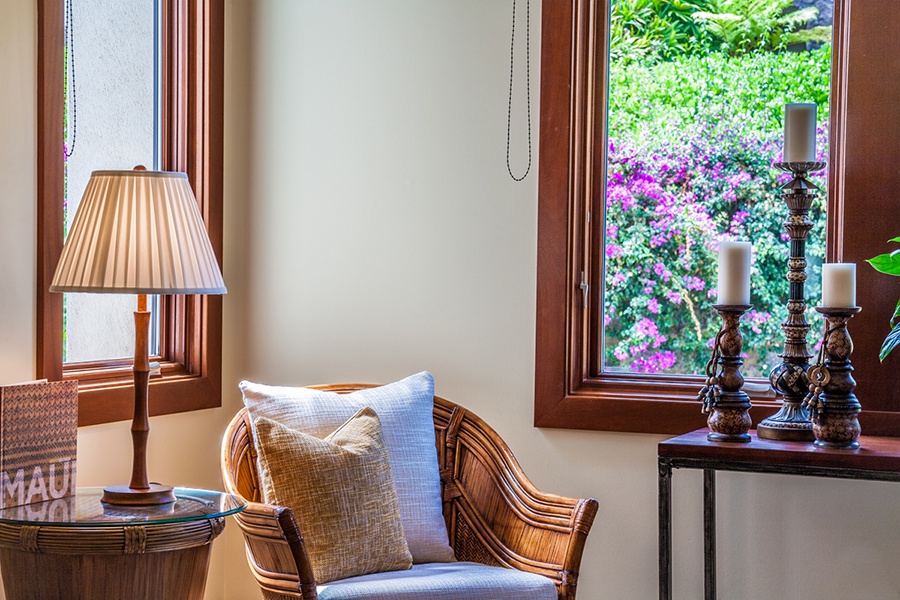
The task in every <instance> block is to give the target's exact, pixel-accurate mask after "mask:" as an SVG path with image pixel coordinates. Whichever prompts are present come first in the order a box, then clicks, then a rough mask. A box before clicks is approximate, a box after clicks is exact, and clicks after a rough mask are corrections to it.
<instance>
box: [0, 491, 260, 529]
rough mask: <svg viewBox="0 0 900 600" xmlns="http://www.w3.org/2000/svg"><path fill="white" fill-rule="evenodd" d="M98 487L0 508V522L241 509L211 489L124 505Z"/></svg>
mask: <svg viewBox="0 0 900 600" xmlns="http://www.w3.org/2000/svg"><path fill="white" fill-rule="evenodd" d="M102 495H103V488H101V487H85V488H78V489H77V490H76V492H75V495H74V496H66V497H65V498H58V499H54V500H46V501H43V502H35V503H33V504H23V505H19V506H7V507H4V508H0V523H8V524H15V525H54V526H59V527H102V526H104V525H108V526H118V527H121V526H122V525H128V524H140V523H143V524H149V523H177V522H181V521H199V520H201V519H215V518H219V517H225V516H228V515H232V514H234V513H236V512H240V511H242V510H243V509H244V508H245V507H246V506H247V503H246V502H245V501H244V500H243V499H242V498H240V497H239V496H233V495H231V494H226V493H224V492H216V491H212V490H197V489H192V488H175V498H176V500H175V502H169V503H168V504H159V505H155V506H124V505H113V504H104V503H102V502H100V497H101V496H102Z"/></svg>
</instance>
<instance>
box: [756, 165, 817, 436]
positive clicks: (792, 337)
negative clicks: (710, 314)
mask: <svg viewBox="0 0 900 600" xmlns="http://www.w3.org/2000/svg"><path fill="white" fill-rule="evenodd" d="M775 167H777V168H778V169H781V170H782V171H787V172H789V173H791V175H792V176H793V179H791V181H790V182H789V183H788V184H787V185H785V186H784V187H783V188H782V189H783V190H785V191H784V193H783V194H782V195H781V198H782V200H784V202H785V204H787V206H788V210H789V211H790V212H789V214H788V217H787V219H785V221H784V229H785V231H787V233H788V235H789V236H790V237H791V255H790V258H789V259H788V273H787V280H788V282H789V284H790V295H789V297H788V302H787V309H788V316H787V319H786V320H785V321H784V323H782V324H781V329H782V330H783V331H784V337H785V340H784V352H783V353H782V354H781V355H780V356H781V358H782V363H781V364H780V365H778V366H777V367H775V368H774V369H772V372H771V373H770V375H769V382H770V383H771V385H772V388H773V389H774V390H775V391H776V392H777V393H779V394H781V395H782V396H783V398H784V401H783V403H782V405H781V409H780V410H779V411H778V412H777V413H776V414H774V415H772V416H771V417H769V418H768V419H765V420H763V421H762V422H760V424H759V425H757V427H756V432H757V435H758V436H759V437H761V438H764V439H770V440H793V441H802V442H811V441H812V440H813V432H812V428H813V425H812V422H811V421H810V420H809V415H808V413H807V412H806V409H805V408H804V407H803V404H802V402H803V396H804V395H805V394H806V388H807V386H808V380H807V377H806V371H807V369H808V367H809V359H810V358H811V357H812V355H811V354H810V353H809V350H808V349H807V346H806V335H807V333H808V332H809V323H807V322H806V318H805V316H804V315H805V312H806V297H805V293H804V289H803V288H804V284H805V283H806V236H807V235H808V234H809V230H810V229H812V226H813V222H812V220H811V219H810V218H809V209H810V206H812V202H813V199H815V198H816V194H815V190H818V189H819V188H818V187H817V186H816V185H815V184H814V183H812V182H810V181H809V180H808V179H807V176H808V175H809V173H810V172H811V171H818V170H820V169H823V168H824V167H825V163H821V162H786V163H775Z"/></svg>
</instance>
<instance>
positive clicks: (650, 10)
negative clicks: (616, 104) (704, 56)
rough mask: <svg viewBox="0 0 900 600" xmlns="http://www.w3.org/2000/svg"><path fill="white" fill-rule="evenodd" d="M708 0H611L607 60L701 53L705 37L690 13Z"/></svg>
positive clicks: (699, 24) (624, 60)
mask: <svg viewBox="0 0 900 600" xmlns="http://www.w3.org/2000/svg"><path fill="white" fill-rule="evenodd" d="M709 2H710V0H613V2H612V4H611V6H610V58H611V59H612V61H613V62H618V63H622V62H628V61H633V60H639V59H651V60H656V59H659V58H662V59H671V58H674V57H675V56H681V55H685V54H693V53H705V52H706V48H707V45H708V44H707V42H708V36H707V35H706V33H705V31H704V29H705V28H704V26H703V24H701V23H699V22H698V21H697V20H696V19H694V14H695V13H697V12H698V11H702V10H704V9H706V8H708V5H709Z"/></svg>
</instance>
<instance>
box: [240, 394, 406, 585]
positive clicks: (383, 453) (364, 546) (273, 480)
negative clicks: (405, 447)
mask: <svg viewBox="0 0 900 600" xmlns="http://www.w3.org/2000/svg"><path fill="white" fill-rule="evenodd" d="M255 430H256V431H255V434H256V449H257V453H258V456H259V472H260V480H261V484H262V491H263V496H264V498H265V501H266V502H267V503H269V504H277V505H280V506H287V507H290V508H291V509H293V511H294V516H295V517H296V518H297V523H298V524H299V525H300V531H301V533H302V534H303V538H304V540H305V541H306V548H307V551H308V553H309V559H310V562H311V563H312V568H313V573H314V574H315V576H316V581H317V582H318V583H325V582H327V581H334V580H337V579H345V578H347V577H352V576H354V575H364V574H366V573H378V572H381V571H397V570H402V569H409V568H410V567H411V566H412V556H411V555H410V553H409V548H408V546H407V544H406V536H404V534H403V526H402V525H401V524H400V508H399V504H398V502H397V492H396V491H395V490H394V482H393V479H392V478H391V467H390V463H389V462H388V451H387V449H386V448H385V445H384V440H383V439H382V435H381V424H380V422H379V420H378V415H376V414H375V411H373V410H372V409H371V408H363V409H361V410H360V411H359V412H357V413H356V414H355V415H354V416H353V417H351V418H350V419H349V420H347V422H345V423H344V424H343V425H341V426H340V427H338V428H337V429H336V430H335V431H334V432H332V433H331V434H330V435H329V436H328V437H326V438H325V439H323V440H320V439H318V438H316V437H313V436H311V435H308V434H306V433H303V432H300V431H296V430H293V429H290V428H289V427H286V426H284V425H282V424H280V423H277V422H275V421H273V420H271V419H267V418H265V417H260V418H259V419H257V421H256V423H255Z"/></svg>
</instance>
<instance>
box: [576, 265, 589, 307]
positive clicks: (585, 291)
mask: <svg viewBox="0 0 900 600" xmlns="http://www.w3.org/2000/svg"><path fill="white" fill-rule="evenodd" d="M578 287H579V288H581V298H582V301H583V303H584V308H587V307H588V290H590V289H591V286H589V285H588V283H587V281H585V280H584V271H582V272H581V283H580V284H579V285H578Z"/></svg>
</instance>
